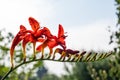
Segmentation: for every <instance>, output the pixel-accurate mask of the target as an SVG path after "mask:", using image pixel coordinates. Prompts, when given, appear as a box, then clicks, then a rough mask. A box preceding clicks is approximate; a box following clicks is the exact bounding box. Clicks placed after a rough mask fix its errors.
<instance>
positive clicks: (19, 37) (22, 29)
mask: <svg viewBox="0 0 120 80" xmlns="http://www.w3.org/2000/svg"><path fill="white" fill-rule="evenodd" d="M25 31H26V28H25V27H24V26H23V25H20V31H19V32H18V33H17V35H16V36H15V37H14V39H13V42H12V45H11V48H10V56H11V64H12V67H13V55H14V49H15V47H16V45H17V44H18V43H19V42H20V41H21V40H22V39H23V38H24V37H25Z"/></svg>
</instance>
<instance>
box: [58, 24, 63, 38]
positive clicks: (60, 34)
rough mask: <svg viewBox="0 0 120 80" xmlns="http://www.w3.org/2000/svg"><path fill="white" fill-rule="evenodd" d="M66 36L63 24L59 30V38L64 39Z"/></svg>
mask: <svg viewBox="0 0 120 80" xmlns="http://www.w3.org/2000/svg"><path fill="white" fill-rule="evenodd" d="M63 35H64V29H63V27H62V25H61V24H59V30H58V38H60V37H62V36H63Z"/></svg>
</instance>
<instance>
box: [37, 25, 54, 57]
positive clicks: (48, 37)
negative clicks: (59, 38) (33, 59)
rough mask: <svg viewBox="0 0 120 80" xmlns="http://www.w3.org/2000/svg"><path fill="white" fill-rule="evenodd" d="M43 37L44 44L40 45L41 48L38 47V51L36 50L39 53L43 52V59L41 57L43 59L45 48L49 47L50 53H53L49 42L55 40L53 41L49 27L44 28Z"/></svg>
mask: <svg viewBox="0 0 120 80" xmlns="http://www.w3.org/2000/svg"><path fill="white" fill-rule="evenodd" d="M42 35H44V37H45V40H44V42H43V43H42V44H41V45H39V46H38V47H37V49H36V50H37V51H38V52H42V57H41V58H43V55H44V48H45V47H47V46H48V47H49V49H50V53H52V52H53V51H52V49H51V48H50V45H48V43H49V42H51V41H53V39H52V37H53V35H52V34H51V32H50V30H49V29H48V28H47V27H44V28H43V29H42ZM54 42H55V41H54Z"/></svg>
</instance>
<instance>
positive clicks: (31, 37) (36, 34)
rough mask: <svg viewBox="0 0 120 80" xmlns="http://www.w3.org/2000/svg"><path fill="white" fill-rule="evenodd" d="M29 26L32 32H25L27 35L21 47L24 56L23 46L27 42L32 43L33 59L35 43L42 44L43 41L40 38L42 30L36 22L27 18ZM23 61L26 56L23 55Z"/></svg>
mask: <svg viewBox="0 0 120 80" xmlns="http://www.w3.org/2000/svg"><path fill="white" fill-rule="evenodd" d="M28 20H29V24H30V25H31V28H32V30H26V32H27V35H26V36H25V38H24V39H23V42H22V45H23V53H24V54H25V53H26V51H25V46H26V44H27V43H28V42H30V43H33V53H34V58H35V57H36V56H35V45H36V42H43V41H44V39H43V38H42V29H40V24H39V22H38V21H37V20H35V19H34V18H32V17H29V19H28ZM24 57H25V58H24V61H25V59H26V55H24Z"/></svg>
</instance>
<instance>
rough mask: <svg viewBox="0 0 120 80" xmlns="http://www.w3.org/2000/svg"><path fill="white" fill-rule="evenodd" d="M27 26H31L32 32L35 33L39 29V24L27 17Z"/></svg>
mask: <svg viewBox="0 0 120 80" xmlns="http://www.w3.org/2000/svg"><path fill="white" fill-rule="evenodd" d="M28 20H29V24H30V25H31V28H32V29H33V30H34V31H37V30H38V29H39V28H40V24H39V22H38V21H37V20H35V19H34V18H32V17H29V19H28Z"/></svg>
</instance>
